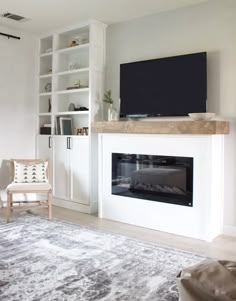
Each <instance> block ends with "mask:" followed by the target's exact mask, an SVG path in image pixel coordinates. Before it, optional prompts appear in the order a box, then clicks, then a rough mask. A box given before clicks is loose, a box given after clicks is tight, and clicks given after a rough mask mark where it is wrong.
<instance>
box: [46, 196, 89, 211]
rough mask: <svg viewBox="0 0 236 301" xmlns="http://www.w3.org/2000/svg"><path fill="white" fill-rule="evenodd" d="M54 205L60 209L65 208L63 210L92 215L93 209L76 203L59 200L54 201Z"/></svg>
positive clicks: (54, 199)
mask: <svg viewBox="0 0 236 301" xmlns="http://www.w3.org/2000/svg"><path fill="white" fill-rule="evenodd" d="M52 204H53V205H55V206H58V207H63V208H67V209H71V210H75V211H80V212H83V213H88V214H91V208H90V206H88V205H83V204H77V203H74V202H70V201H65V200H61V199H57V198H53V199H52Z"/></svg>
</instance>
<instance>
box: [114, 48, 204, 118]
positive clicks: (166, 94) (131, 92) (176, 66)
mask: <svg viewBox="0 0 236 301" xmlns="http://www.w3.org/2000/svg"><path fill="white" fill-rule="evenodd" d="M206 102H207V54H206V52H201V53H193V54H185V55H179V56H173V57H166V58H159V59H153V60H147V61H140V62H133V63H126V64H121V65H120V117H142V116H147V117H148V116H185V115H188V113H195V112H196V113H197V112H206V106H207V104H206Z"/></svg>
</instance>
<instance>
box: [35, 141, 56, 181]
mask: <svg viewBox="0 0 236 301" xmlns="http://www.w3.org/2000/svg"><path fill="white" fill-rule="evenodd" d="M52 148H53V138H52V136H48V135H38V137H37V158H38V159H46V160H48V163H49V183H51V184H52V180H53V178H52V173H53V170H52Z"/></svg>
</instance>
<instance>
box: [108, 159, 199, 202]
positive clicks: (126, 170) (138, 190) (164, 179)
mask: <svg viewBox="0 0 236 301" xmlns="http://www.w3.org/2000/svg"><path fill="white" fill-rule="evenodd" d="M111 185H112V194H113V195H120V196H124V197H131V198H138V199H145V200H149V201H155V202H164V203H171V204H176V205H183V206H193V158H190V157H175V156H157V155H143V154H127V153H126V154H125V153H113V154H112V184H111Z"/></svg>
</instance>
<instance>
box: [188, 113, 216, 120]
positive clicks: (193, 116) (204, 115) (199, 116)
mask: <svg viewBox="0 0 236 301" xmlns="http://www.w3.org/2000/svg"><path fill="white" fill-rule="evenodd" d="M188 115H189V117H190V118H191V119H193V120H194V121H200V120H210V119H212V118H213V117H215V115H216V114H215V113H189V114H188Z"/></svg>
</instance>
